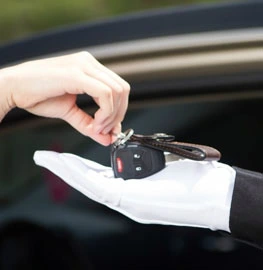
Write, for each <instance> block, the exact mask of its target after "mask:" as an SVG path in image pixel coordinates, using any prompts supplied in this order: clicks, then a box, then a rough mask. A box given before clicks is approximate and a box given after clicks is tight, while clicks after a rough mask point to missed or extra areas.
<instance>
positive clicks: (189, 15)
mask: <svg viewBox="0 0 263 270" xmlns="http://www.w3.org/2000/svg"><path fill="white" fill-rule="evenodd" d="M0 4H1V6H0V68H2V67H4V66H5V65H12V64H14V63H17V62H18V61H27V60H30V59H34V58H38V57H49V56H52V55H59V54H65V53H68V52H74V51H79V50H88V51H90V52H91V53H92V54H93V55H94V56H95V57H96V58H97V59H98V60H99V61H101V62H102V63H103V64H105V65H107V66H108V67H109V68H111V69H113V70H114V71H116V72H117V73H119V74H120V75H121V76H123V77H124V78H125V79H127V80H128V81H129V83H130V84H131V86H132V91H131V95H130V104H129V109H128V112H127V115H126V117H125V121H124V123H123V129H124V130H125V129H128V128H133V129H134V130H135V131H136V133H141V134H152V133H155V132H166V133H168V134H174V135H175V136H176V139H177V140H178V141H188V142H194V143H200V144H207V145H211V146H214V147H215V148H217V149H219V150H220V151H221V152H222V160H221V161H222V162H223V163H226V164H229V165H235V166H239V167H241V168H246V169H251V170H255V171H262V157H261V153H262V152H263V125H262V120H261V118H262V106H263V76H262V73H263V61H262V59H263V58H262V48H263V16H262V14H263V1H252V0H248V1H235V0H232V1H231V2H229V1H222V0H209V1H208V0H206V1H205V0H181V1H173V0H141V1H139V0H133V1H125V0H111V1H107V0H71V1H70V0H61V1H54V0H45V1H43V0H42V1H40V0H9V1H3V0H0ZM152 11H153V12H152ZM78 101H79V105H80V106H81V107H82V108H83V109H84V110H86V111H87V112H88V113H91V114H92V113H94V111H95V110H96V107H95V106H94V103H92V100H91V99H89V98H88V97H87V96H86V95H85V96H82V97H80V99H79V100H78ZM171 118H172V120H173V121H172V122H171V123H170V122H168V120H169V119H171ZM164 119H165V121H164ZM145 123H147V124H145ZM244 142H245V143H244ZM246 142H249V143H246ZM240 146H242V147H240ZM36 150H53V151H57V152H70V153H73V154H77V155H80V156H82V157H85V158H87V159H91V160H94V161H96V162H99V163H101V164H104V165H108V166H110V155H109V153H110V149H109V148H107V147H102V146H100V145H98V144H96V143H94V141H92V140H91V139H89V138H87V137H85V136H83V135H81V134H79V133H78V132H77V131H75V130H74V129H73V128H71V127H70V126H69V125H68V124H66V123H64V122H63V121H60V120H55V119H45V118H41V117H34V116H32V115H30V114H29V113H26V112H25V111H22V110H19V109H17V108H16V109H14V110H12V111H11V112H10V113H9V114H8V115H7V116H6V117H5V119H4V121H3V122H2V123H1V125H0V270H20V269H25V267H26V269H28V270H29V269H32V270H33V269H34V270H35V269H37V270H41V269H56V270H57V269H64V270H66V269H74V270H76V269H85V270H87V269H97V270H104V269H121V270H123V269H125V270H133V269H136V270H137V269H168V270H172V269H209V270H210V269H211V268H212V269H213V270H222V269H228V268H230V267H231V269H249V268H252V269H253V270H257V269H262V263H263V261H262V260H263V259H262V251H260V250H258V249H256V248H253V247H251V246H249V245H246V244H243V243H240V242H238V241H236V240H233V239H232V238H231V237H228V236H227V235H222V234H221V233H218V232H213V231H210V230H204V229H198V228H187V227H175V226H159V225H144V224H139V223H136V222H133V221H132V220H130V219H128V218H127V217H125V216H123V215H120V214H119V213H117V212H115V211H113V210H111V209H109V208H107V207H104V206H102V205H100V204H98V203H95V202H93V201H92V200H90V199H88V198H87V197H85V196H84V195H83V194H81V193H80V192H77V191H76V190H74V189H72V188H71V187H69V186H68V185H67V184H65V183H64V182H63V181H62V180H61V179H59V178H58V177H56V176H55V175H53V174H52V173H50V172H49V171H47V170H44V169H42V168H40V167H38V166H36V165H35V164H34V162H33V159H32V157H33V154H34V152H35V151H36ZM189 258H190V259H189Z"/></svg>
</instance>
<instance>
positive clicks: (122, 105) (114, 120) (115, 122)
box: [101, 97, 128, 134]
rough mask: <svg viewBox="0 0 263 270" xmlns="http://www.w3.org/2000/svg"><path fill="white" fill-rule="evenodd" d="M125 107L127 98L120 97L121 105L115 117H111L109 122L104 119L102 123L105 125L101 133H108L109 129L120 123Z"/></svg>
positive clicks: (126, 106)
mask: <svg viewBox="0 0 263 270" xmlns="http://www.w3.org/2000/svg"><path fill="white" fill-rule="evenodd" d="M127 108H128V99H126V97H124V98H123V99H122V102H121V106H120V108H119V112H118V114H117V115H116V118H115V119H113V120H112V121H111V122H110V121H107V120H105V123H104V124H105V125H106V127H105V128H104V129H103V130H102V131H101V133H102V134H108V133H109V132H110V131H112V130H113V128H115V127H118V125H120V123H121V122H122V121H123V119H124V117H125V114H126V111H127ZM119 132H120V131H119Z"/></svg>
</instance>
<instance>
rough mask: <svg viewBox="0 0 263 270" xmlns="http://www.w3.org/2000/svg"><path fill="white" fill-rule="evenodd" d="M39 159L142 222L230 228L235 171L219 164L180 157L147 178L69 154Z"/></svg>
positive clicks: (77, 186)
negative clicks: (116, 171)
mask: <svg viewBox="0 0 263 270" xmlns="http://www.w3.org/2000/svg"><path fill="white" fill-rule="evenodd" d="M34 161H35V163H36V164H37V165H39V166H42V167H45V168H47V169H49V170H50V171H52V172H53V173H54V174H56V175H57V176H59V177H60V178H61V179H63V180H64V181H65V182H66V183H67V184H69V185H70V186H72V187H73V188H75V189H76V190H78V191H80V192H81V193H83V194H84V195H85V196H87V197H89V198H90V199H92V200H94V201H96V202H99V203H101V204H104V205H106V206H108V207H110V208H112V209H114V210H116V211H118V212H120V213H122V214H124V215H126V216H127V217H129V218H131V219H133V220H135V221H137V222H140V223H149V224H150V223H152V224H163V225H178V226H192V227H203V228H210V229H212V230H224V231H228V232H230V229H229V216H230V206H231V199H232V193H233V187H234V181H235V170H234V169H232V168H231V167H230V166H228V165H226V164H222V163H219V162H215V161H213V162H207V161H192V160H179V161H173V162H170V163H167V164H166V167H165V168H164V169H163V170H161V171H160V172H158V173H156V174H154V175H152V176H149V177H147V178H144V179H131V180H123V179H121V178H114V176H113V172H112V169H111V168H110V167H105V166H103V165H101V164H98V163H96V162H93V161H90V160H87V159H83V158H81V157H79V156H76V155H73V154H68V153H56V152H52V151H36V152H35V154H34Z"/></svg>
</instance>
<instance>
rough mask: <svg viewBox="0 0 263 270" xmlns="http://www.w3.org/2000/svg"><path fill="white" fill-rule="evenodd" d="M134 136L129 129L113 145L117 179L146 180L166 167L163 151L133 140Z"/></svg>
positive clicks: (119, 135)
mask: <svg viewBox="0 0 263 270" xmlns="http://www.w3.org/2000/svg"><path fill="white" fill-rule="evenodd" d="M133 134H134V131H133V129H128V130H126V131H125V132H123V133H120V134H118V135H117V140H116V141H115V142H114V143H113V144H112V147H111V166H112V169H113V171H114V176H115V177H117V178H118V177H120V178H123V179H125V180H126V179H140V178H145V177H147V176H150V175H152V174H154V173H156V172H158V171H160V170H162V169H163V168H164V167H165V157H164V153H163V151H161V150H157V149H153V148H150V147H147V146H145V145H143V144H142V143H140V142H138V141H136V140H132V138H133ZM163 135H165V134H163Z"/></svg>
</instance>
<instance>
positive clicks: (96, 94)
mask: <svg viewBox="0 0 263 270" xmlns="http://www.w3.org/2000/svg"><path fill="white" fill-rule="evenodd" d="M2 72H3V74H5V76H4V77H5V80H4V81H5V82H6V85H7V86H8V91H7V93H8V95H7V102H8V106H9V108H10V109H11V108H12V107H19V108H22V109H25V110H27V111H28V112H30V113H33V114H36V115H39V116H44V117H52V118H60V119H63V120H65V121H67V122H68V123H69V124H70V125H72V126H73V127H74V128H75V129H76V130H78V131H79V132H81V133H82V134H84V135H87V136H89V137H91V138H92V139H94V140H95V141H97V142H99V143H101V144H103V145H108V144H110V143H111V142H112V141H113V140H114V139H115V138H114V137H113V135H112V133H118V132H120V131H121V122H122V120H123V118H124V116H125V113H126V110H127V106H128V96H129V91H130V86H129V84H128V83H127V82H126V81H124V80H123V79H122V78H120V77H119V76H118V75H117V74H115V73H114V72H113V71H111V70H109V69H108V68H106V67H105V66H103V65H102V64H100V63H99V62H98V61H97V60H96V59H95V58H94V57H93V56H92V55H91V54H89V53H88V52H80V53H75V54H70V55H66V56H60V57H53V58H48V59H43V60H36V61H30V62H26V63H23V64H20V65H17V66H14V67H10V68H6V69H4V70H3V71H2ZM0 74H1V71H0ZM7 83H8V84H7ZM0 85H1V84H0ZM4 88H5V89H6V87H4ZM78 94H88V95H89V96H91V97H92V98H93V99H94V101H95V102H96V103H97V104H98V106H99V109H98V110H97V111H96V113H95V115H94V118H93V117H91V116H90V115H88V114H87V113H86V112H84V111H83V110H81V109H80V108H79V107H78V106H77V105H76V97H77V95H78ZM2 107H5V106H2Z"/></svg>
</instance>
